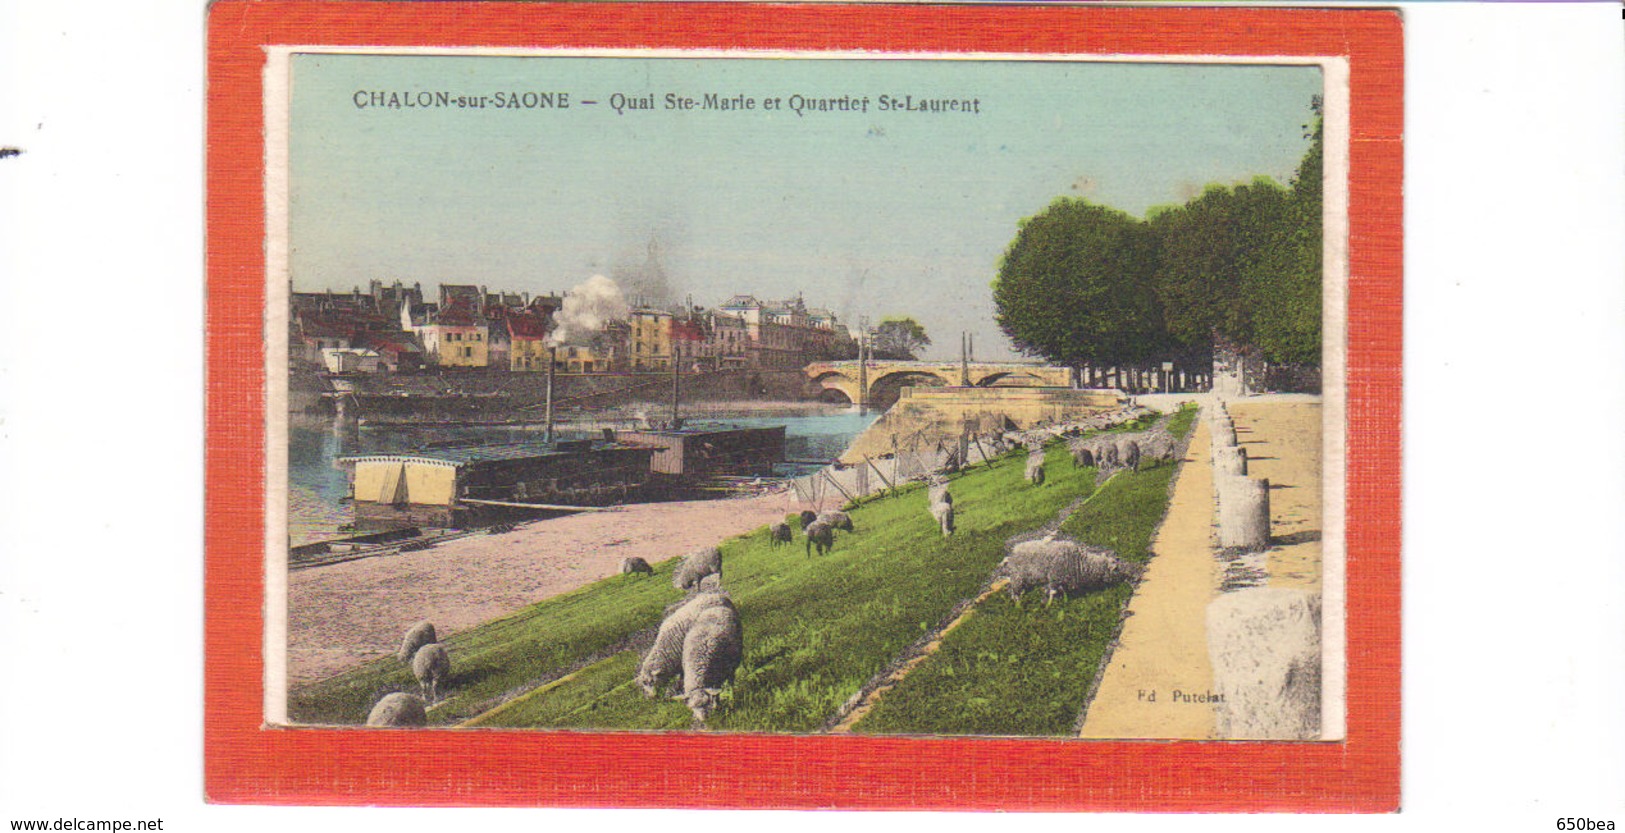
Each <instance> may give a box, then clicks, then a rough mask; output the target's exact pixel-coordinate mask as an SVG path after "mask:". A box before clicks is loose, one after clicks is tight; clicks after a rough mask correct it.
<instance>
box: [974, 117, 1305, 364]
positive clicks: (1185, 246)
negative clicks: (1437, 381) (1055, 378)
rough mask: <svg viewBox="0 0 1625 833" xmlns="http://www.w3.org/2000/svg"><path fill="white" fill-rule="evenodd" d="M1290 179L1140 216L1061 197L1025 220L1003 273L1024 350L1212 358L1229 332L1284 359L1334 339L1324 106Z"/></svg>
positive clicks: (1048, 354) (1065, 356)
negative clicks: (1324, 270)
mask: <svg viewBox="0 0 1625 833" xmlns="http://www.w3.org/2000/svg"><path fill="white" fill-rule="evenodd" d="M1311 107H1312V109H1313V111H1314V114H1315V118H1314V121H1313V122H1312V124H1310V125H1305V131H1306V134H1305V136H1306V138H1309V139H1310V140H1311V144H1310V147H1309V150H1308V152H1306V153H1305V155H1304V158H1303V160H1302V161H1301V162H1300V163H1299V166H1298V170H1297V173H1296V175H1295V176H1294V177H1293V180H1292V184H1291V186H1290V187H1289V188H1283V187H1282V186H1281V185H1280V184H1278V183H1276V182H1275V181H1274V180H1271V179H1269V178H1268V177H1258V178H1255V179H1254V180H1253V181H1252V182H1251V183H1248V184H1245V185H1237V186H1234V187H1231V186H1225V185H1210V186H1208V188H1207V189H1206V190H1205V191H1204V192H1203V193H1202V195H1201V196H1199V197H1197V198H1196V199H1193V200H1191V201H1189V202H1187V203H1185V204H1184V205H1181V206H1173V207H1167V206H1159V207H1157V208H1154V209H1152V210H1150V211H1148V212H1147V219H1146V220H1144V221H1139V220H1136V219H1134V218H1132V217H1130V216H1129V215H1127V214H1124V213H1123V212H1121V211H1117V210H1115V209H1112V208H1108V207H1106V206H1100V205H1094V204H1091V203H1089V202H1087V201H1086V200H1081V199H1065V198H1063V199H1058V200H1056V201H1055V202H1053V203H1051V204H1050V206H1049V207H1048V208H1046V209H1045V210H1044V211H1043V212H1042V213H1040V214H1038V215H1036V216H1034V217H1030V218H1028V219H1026V220H1024V221H1022V223H1021V226H1020V228H1019V230H1018V231H1017V233H1016V238H1015V240H1014V241H1013V242H1012V243H1011V244H1010V248H1009V249H1008V250H1007V251H1006V252H1005V255H1004V259H1003V261H1002V262H1001V263H1000V266H999V274H998V278H997V279H996V280H995V281H994V283H993V300H994V303H995V305H996V306H997V314H996V319H997V321H998V323H999V326H1000V328H1001V329H1003V330H1004V332H1005V334H1006V335H1008V336H1009V337H1010V339H1011V341H1012V342H1014V344H1015V346H1016V348H1017V349H1019V350H1021V351H1023V352H1025V353H1027V354H1029V355H1039V356H1044V357H1045V358H1047V359H1049V360H1050V361H1054V362H1057V363H1061V364H1067V365H1071V366H1074V367H1075V366H1078V365H1080V364H1083V363H1089V364H1095V365H1111V364H1122V365H1131V364H1138V363H1141V362H1144V361H1146V360H1153V359H1161V360H1167V359H1174V360H1176V361H1182V362H1187V363H1196V362H1206V361H1208V360H1210V359H1211V356H1212V352H1213V346H1214V343H1215V341H1216V340H1218V339H1223V340H1225V341H1229V342H1233V343H1235V344H1237V345H1240V346H1242V347H1244V348H1251V349H1254V350H1256V351H1257V352H1258V353H1261V354H1262V355H1263V356H1264V358H1266V359H1269V360H1271V361H1274V362H1281V363H1316V362H1318V361H1319V358H1320V340H1321V331H1320V328H1321V314H1320V306H1321V282H1322V276H1321V223H1322V220H1321V177H1322V173H1321V166H1322V156H1323V140H1322V132H1323V125H1322V118H1321V113H1320V107H1321V103H1320V101H1319V99H1318V97H1317V98H1316V100H1315V101H1314V102H1313V103H1312V104H1311Z"/></svg>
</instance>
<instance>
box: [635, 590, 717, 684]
mask: <svg viewBox="0 0 1625 833" xmlns="http://www.w3.org/2000/svg"><path fill="white" fill-rule="evenodd" d="M713 607H728V608H731V607H733V600H732V599H730V598H728V595H727V594H726V593H701V594H699V595H696V596H694V597H692V598H690V599H688V600H687V601H684V602H682V603H680V604H678V605H676V606H675V609H672V610H669V611H668V612H667V613H666V618H665V619H664V620H662V621H661V623H660V630H659V631H657V632H656V633H655V641H654V644H653V645H651V646H650V647H649V652H648V653H646V654H644V655H643V662H642V663H641V664H640V665H639V666H638V673H637V675H636V676H634V677H633V678H632V679H633V681H634V682H636V683H637V684H638V686H639V687H640V688H642V689H643V692H644V693H645V694H647V695H649V696H650V697H654V696H655V695H656V694H657V693H658V692H659V690H660V688H661V687H662V686H664V685H665V684H666V682H667V681H668V680H671V679H673V678H679V679H680V678H681V677H682V674H683V640H684V639H685V638H687V637H688V629H689V628H690V627H692V626H693V624H694V621H695V619H696V618H698V617H699V615H700V613H702V612H704V611H706V610H709V609H710V608H713Z"/></svg>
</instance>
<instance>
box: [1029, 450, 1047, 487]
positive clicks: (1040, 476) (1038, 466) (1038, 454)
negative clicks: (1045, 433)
mask: <svg viewBox="0 0 1625 833" xmlns="http://www.w3.org/2000/svg"><path fill="white" fill-rule="evenodd" d="M1027 482H1028V483H1031V484H1033V485H1034V486H1042V485H1044V450H1043V449H1042V448H1040V449H1038V450H1036V451H1031V452H1028V454H1027Z"/></svg>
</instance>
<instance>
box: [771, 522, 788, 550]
mask: <svg viewBox="0 0 1625 833" xmlns="http://www.w3.org/2000/svg"><path fill="white" fill-rule="evenodd" d="M767 540H768V543H769V545H771V546H772V547H773V548H774V549H778V548H779V547H781V546H784V545H785V544H788V543H790V541H791V540H793V536H792V535H791V534H790V525H789V524H787V523H785V522H784V521H779V522H778V523H776V524H774V525H772V526H770V527H768V528H767Z"/></svg>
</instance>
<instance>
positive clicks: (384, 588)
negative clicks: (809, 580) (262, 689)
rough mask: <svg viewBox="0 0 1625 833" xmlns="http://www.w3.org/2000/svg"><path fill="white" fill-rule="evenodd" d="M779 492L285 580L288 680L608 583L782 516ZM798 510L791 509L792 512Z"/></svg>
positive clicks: (313, 676) (579, 518)
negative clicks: (637, 562)
mask: <svg viewBox="0 0 1625 833" xmlns="http://www.w3.org/2000/svg"><path fill="white" fill-rule="evenodd" d="M789 500H790V498H789V497H788V496H787V495H782V494H781V495H767V496H763V497H753V498H742V499H737V500H713V501H688V502H677V503H646V504H637V505H633V506H628V507H626V508H625V509H623V510H622V511H618V512H601V513H599V512H591V513H583V514H579V515H571V516H567V517H562V518H553V519H550V520H546V521H539V522H536V523H531V524H527V525H525V526H522V527H520V528H519V529H517V530H515V531H513V532H510V533H508V534H505V535H473V536H470V537H467V538H462V539H459V540H456V541H450V542H447V543H445V544H441V545H440V546H437V547H435V548H434V549H431V550H426V551H423V552H411V553H402V554H400V555H393V556H380V557H377V558H363V559H360V560H357V561H349V562H345V563H342V564H334V565H331V566H327V567H315V568H311V569H305V570H296V571H293V572H292V573H290V574H289V576H288V679H289V682H290V683H292V684H295V685H297V684H299V683H304V682H309V681H312V680H317V679H321V678H323V677H328V676H331V675H333V674H335V673H337V672H339V671H342V670H344V669H345V668H348V667H350V666H353V665H356V664H359V663H362V662H366V661H368V660H372V659H376V658H377V657H379V656H382V655H384V654H388V653H390V652H393V651H394V650H395V649H396V648H397V647H399V642H400V638H401V634H402V633H404V632H405V630H406V629H407V628H408V627H410V626H411V625H412V624H413V623H415V622H419V621H422V620H425V619H427V620H429V621H431V622H434V624H435V628H436V629H437V630H438V631H439V633H440V634H441V635H442V636H444V635H446V634H450V633H456V632H457V631H460V630H463V629H465V628H469V627H472V626H474V625H478V624H481V623H484V622H488V621H490V620H492V619H496V618H498V617H501V616H504V615H506V614H509V613H513V612H514V611H517V610H519V609H521V608H524V607H526V606H528V605H531V604H535V603H536V602H539V601H541V600H543V599H546V598H549V597H552V596H556V595H558V594H560V593H564V592H567V591H570V590H574V589H575V588H577V587H580V586H582V585H584V584H587V583H589V582H592V581H596V580H598V579H601V578H604V577H606V576H611V575H615V574H616V573H618V572H619V571H620V565H621V560H622V559H624V558H626V557H628V556H634V555H635V556H639V557H641V558H643V559H645V560H647V561H648V562H649V563H651V564H653V563H656V562H659V561H664V560H666V559H668V558H674V557H676V556H680V555H683V554H684V553H687V552H688V551H690V550H692V549H696V548H698V547H704V546H710V545H713V544H715V543H717V542H718V541H721V540H722V539H724V538H728V537H731V536H734V535H738V534H739V533H742V532H748V531H750V530H752V529H756V528H757V527H761V526H764V525H766V524H769V523H772V522H774V521H778V520H782V519H783V517H784V515H785V513H786V512H788V511H790V510H791V508H792V507H791V505H790V503H789ZM794 508H799V507H794Z"/></svg>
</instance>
